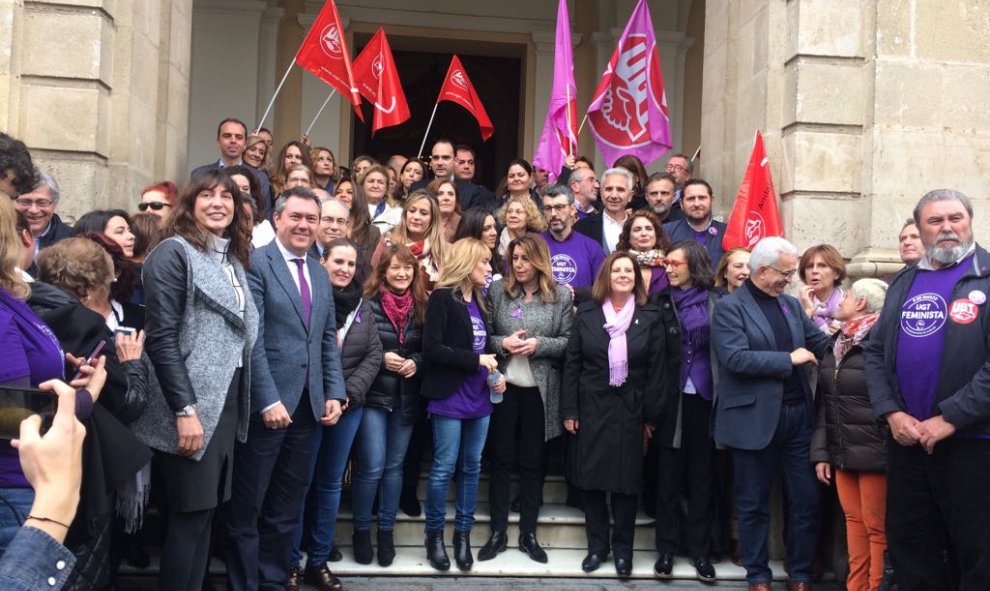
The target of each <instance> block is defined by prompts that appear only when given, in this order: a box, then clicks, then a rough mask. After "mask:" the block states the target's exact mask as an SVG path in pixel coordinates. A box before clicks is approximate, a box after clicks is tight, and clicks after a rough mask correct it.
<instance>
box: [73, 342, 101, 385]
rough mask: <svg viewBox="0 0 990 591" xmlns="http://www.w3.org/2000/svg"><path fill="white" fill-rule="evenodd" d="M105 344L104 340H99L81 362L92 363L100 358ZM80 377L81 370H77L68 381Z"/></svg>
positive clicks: (84, 363) (81, 375)
mask: <svg viewBox="0 0 990 591" xmlns="http://www.w3.org/2000/svg"><path fill="white" fill-rule="evenodd" d="M106 346H107V342H106V341H100V343H99V344H98V345H96V348H95V349H93V352H92V353H90V354H89V356H88V357H86V361H84V362H83V365H94V364H95V363H96V360H97V359H99V358H100V353H102V352H103V347H106ZM81 377H83V374H82V371H77V372H76V375H74V376H72V379H71V380H69V381H70V382H74V381H76V380H78V379H79V378H81Z"/></svg>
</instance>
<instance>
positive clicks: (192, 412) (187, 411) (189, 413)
mask: <svg viewBox="0 0 990 591" xmlns="http://www.w3.org/2000/svg"><path fill="white" fill-rule="evenodd" d="M175 416H177V417H194V416H196V407H195V406H193V405H192V404H187V405H186V406H183V407H182V408H180V409H179V410H177V411H175Z"/></svg>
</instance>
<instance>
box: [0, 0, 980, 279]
mask: <svg viewBox="0 0 990 591" xmlns="http://www.w3.org/2000/svg"><path fill="white" fill-rule="evenodd" d="M556 4H557V3H556V1H555V0H500V1H499V2H488V1H481V0H431V1H430V2H409V1H408V0H340V1H339V2H338V6H339V8H340V13H341V16H342V18H343V20H344V24H345V28H346V29H347V33H348V38H349V39H350V40H351V41H352V43H353V42H354V41H355V40H360V39H365V40H366V39H367V37H369V36H370V35H371V34H372V33H373V32H374V31H375V30H376V29H377V27H378V26H384V27H385V29H386V32H387V33H388V34H389V36H390V39H391V40H392V47H393V50H395V51H410V52H417V51H419V52H429V51H435V52H448V53H454V52H456V53H459V54H462V55H475V56H482V57H483V56H493V57H498V56H505V55H508V56H512V57H513V58H514V59H518V60H519V61H518V63H519V64H520V66H519V80H518V84H519V88H520V92H519V104H518V113H519V115H518V126H517V127H518V129H514V130H511V131H512V133H511V134H505V135H507V136H508V137H509V138H510V139H509V140H508V141H513V140H511V138H515V140H514V144H513V145H509V146H508V147H507V148H506V149H507V150H508V151H510V152H514V153H517V154H524V155H531V154H532V151H533V148H534V146H535V145H536V141H537V139H538V136H539V133H540V130H541V128H542V123H543V117H544V114H545V109H546V104H547V97H548V94H549V90H550V84H551V81H550V76H551V73H552V64H553V42H554V39H553V30H554V19H555V15H556ZM634 4H635V2H634V0H571V2H570V14H571V20H572V23H571V26H572V31H573V35H574V39H573V41H574V45H575V48H574V54H575V62H576V64H575V77H576V79H577V84H578V88H579V93H578V105H579V109H582V108H584V107H585V106H586V105H587V104H588V102H589V100H590V96H591V93H592V92H593V90H594V87H595V85H596V84H597V81H598V76H599V75H600V73H601V71H602V69H603V67H604V64H605V63H606V62H607V60H608V58H609V55H610V53H611V51H612V48H613V47H614V43H615V41H616V39H617V38H618V36H619V35H620V34H621V30H622V27H623V25H624V23H625V20H626V18H627V16H628V15H629V13H630V11H631V10H632V7H633V6H634ZM321 6H322V0H311V1H307V0H171V1H169V0H134V1H124V0H57V1H55V0H0V129H3V130H5V131H7V132H9V133H11V134H12V135H14V136H17V137H19V138H21V139H23V140H24V141H25V142H26V143H27V144H28V145H29V146H30V147H31V148H32V151H33V153H34V154H35V155H36V157H37V160H38V162H39V164H40V165H41V166H42V167H43V168H45V169H47V170H49V171H51V172H52V173H53V174H54V175H55V176H56V177H57V178H58V179H59V181H60V182H61V183H62V185H63V195H64V196H65V200H64V201H63V204H62V206H61V207H60V211H62V212H63V213H65V214H67V215H68V217H70V218H71V217H72V216H73V215H78V214H80V213H82V212H84V211H86V210H88V209H91V208H94V207H105V206H110V205H113V206H121V207H133V205H134V203H135V202H136V200H137V191H138V190H139V189H140V187H142V186H144V185H146V184H148V183H150V182H153V181H157V180H161V179H166V178H170V179H174V180H179V181H181V180H182V179H184V178H185V176H186V175H187V173H188V170H189V169H190V168H191V167H193V166H195V165H197V164H201V163H203V162H207V161H210V160H215V159H216V157H217V153H216V144H215V143H214V137H215V135H214V134H215V129H216V124H217V122H218V121H219V120H220V119H222V118H224V117H226V116H231V115H232V116H237V117H241V118H243V119H245V120H246V121H247V122H248V124H249V125H253V124H254V123H256V121H257V119H258V118H259V117H260V115H261V113H262V112H263V110H264V108H265V106H266V104H267V102H268V100H269V98H270V97H271V93H272V91H273V89H274V88H275V85H276V84H277V82H278V80H279V79H280V78H281V76H282V74H283V72H284V71H285V69H286V67H287V66H288V64H289V63H290V62H291V59H292V56H293V54H294V52H295V50H296V48H297V47H298V45H299V43H300V41H301V40H302V37H303V35H304V34H305V31H306V30H307V28H308V26H309V25H310V24H311V23H312V22H313V20H314V19H315V17H316V14H317V13H318V12H319V10H320V7H321ZM650 8H651V11H652V15H653V19H654V24H655V26H656V31H657V40H658V43H659V47H660V55H661V62H662V64H663V70H664V77H665V84H666V88H667V99H668V102H669V104H670V107H671V113H672V123H673V134H674V142H675V150H678V151H683V152H687V153H689V154H690V153H693V152H694V150H695V149H696V148H697V147H698V146H699V145H701V146H703V152H702V154H703V160H702V164H701V166H700V168H701V170H700V174H701V175H703V176H704V177H705V178H706V179H708V180H709V181H710V182H711V183H712V184H713V186H714V188H715V192H716V209H717V211H718V213H719V214H720V215H721V216H722V217H725V216H727V215H728V212H729V210H730V209H731V204H732V199H733V197H734V194H735V191H736V187H737V185H738V183H739V180H740V179H741V177H742V173H743V171H744V169H745V166H746V162H747V160H748V157H749V150H750V148H751V145H752V139H753V133H754V131H755V130H756V129H757V128H759V129H762V130H763V132H764V135H765V138H766V143H767V150H768V153H769V157H770V161H771V166H772V171H773V175H774V179H775V182H776V186H777V189H778V193H779V195H780V197H781V201H782V210H783V216H784V223H785V228H786V231H787V232H788V235H789V237H791V238H792V239H793V240H794V241H795V242H796V243H797V244H798V246H799V247H805V246H808V245H811V244H814V243H818V242H831V243H833V244H835V245H836V246H838V247H839V249H840V251H841V252H842V253H843V254H844V256H846V257H847V258H849V259H851V262H852V266H851V272H852V274H853V275H854V276H859V275H876V274H884V273H886V272H889V271H890V270H891V269H892V268H895V267H896V266H897V264H896V261H897V258H896V251H895V250H894V246H895V236H896V233H897V231H898V229H899V228H900V224H901V222H902V221H903V219H904V218H906V217H908V215H910V210H911V207H912V206H913V204H914V203H915V202H916V200H917V199H918V197H919V196H920V195H921V194H923V193H924V192H925V191H927V190H930V189H933V188H937V187H953V188H957V189H960V190H962V191H963V192H965V193H967V194H969V195H970V196H972V197H974V198H975V199H976V200H977V209H978V215H977V217H976V223H977V237H980V236H982V235H985V232H984V231H985V230H987V229H990V225H987V224H986V223H984V222H983V220H984V219H986V218H985V217H984V216H983V215H979V210H980V209H981V207H982V205H983V204H984V199H983V197H984V195H983V192H982V190H981V189H982V188H983V185H984V184H985V182H986V177H987V172H988V163H990V115H988V110H987V109H986V108H984V107H983V106H982V99H983V98H984V97H985V96H987V95H988V92H987V91H988V90H990V5H988V4H987V3H986V2H985V1H983V0H960V1H958V2H952V3H945V2H938V1H937V0H650ZM481 75H482V76H483V75H484V73H482V74H481ZM513 82H514V83H515V81H513ZM326 96H327V87H326V86H324V85H322V84H321V83H320V82H319V81H317V80H316V79H315V78H313V77H312V76H310V75H308V74H304V73H303V72H302V71H301V70H299V69H298V67H297V68H295V69H294V71H293V72H292V73H291V74H290V76H289V78H288V81H287V83H286V85H285V88H284V89H283V91H282V93H281V95H280V96H279V99H278V101H277V102H276V105H275V109H274V111H273V113H274V115H273V116H272V117H270V118H269V119H268V121H267V122H266V123H267V125H268V126H269V127H271V128H273V130H274V131H275V134H276V142H277V143H280V142H284V141H287V140H288V139H291V138H294V137H296V136H298V134H299V132H300V130H301V129H304V128H305V127H306V125H307V124H308V123H309V120H310V118H311V117H312V114H313V113H315V112H316V110H317V109H318V108H319V106H320V104H322V103H323V101H324V99H325V98H326ZM423 126H424V127H425V123H424V125H423ZM312 135H313V137H314V138H315V139H316V140H317V141H318V142H319V143H322V144H326V145H328V146H329V147H331V148H333V149H334V150H336V152H337V155H338V160H339V161H341V162H346V161H347V160H349V159H350V158H351V157H352V156H354V154H353V153H351V145H352V139H353V137H354V118H353V115H352V113H351V111H350V110H349V109H348V108H347V106H346V105H344V104H342V103H341V102H340V101H339V100H338V99H337V98H334V99H332V100H331V101H330V103H329V105H328V107H327V110H326V111H325V113H324V115H323V116H322V118H321V119H320V120H319V121H318V122H317V125H316V126H315V127H314V129H313V132H312ZM503 137H504V136H499V135H498V132H496V137H495V138H493V140H492V141H495V142H499V141H503V142H504V141H507V140H506V139H503ZM415 144H416V145H413V146H411V147H410V148H409V149H408V150H407V151H415V149H416V148H417V147H418V141H417V142H415ZM581 151H582V152H584V153H589V154H590V153H594V145H593V142H592V140H591V138H590V136H589V135H588V133H587V132H585V133H584V134H583V136H582V138H581ZM598 160H599V162H598V164H599V165H603V164H604V163H603V162H601V161H600V157H598ZM660 164H661V163H656V164H654V165H653V166H651V167H649V168H650V169H652V170H656V169H657V168H658V167H659V166H660Z"/></svg>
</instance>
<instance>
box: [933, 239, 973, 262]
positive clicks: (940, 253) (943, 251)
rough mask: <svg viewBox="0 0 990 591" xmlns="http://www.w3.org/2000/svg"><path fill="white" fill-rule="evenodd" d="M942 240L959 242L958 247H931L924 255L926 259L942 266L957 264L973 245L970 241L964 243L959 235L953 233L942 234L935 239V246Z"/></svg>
mask: <svg viewBox="0 0 990 591" xmlns="http://www.w3.org/2000/svg"><path fill="white" fill-rule="evenodd" d="M942 240H956V241H958V242H959V245H958V246H951V247H944V246H931V247H929V248H927V249H926V251H925V252H926V254H927V255H928V258H929V259H931V260H933V261H937V262H939V263H941V264H943V265H951V264H953V263H957V262H959V260H960V259H962V258H963V256H964V255H965V254H966V253H967V252H968V251H969V248H970V247H971V246H972V245H973V242H972V240H970V241H969V242H964V241H963V240H962V238H960V237H959V234H956V233H955V232H943V233H941V234H939V235H938V237H936V238H935V244H936V245H937V244H938V243H939V242H940V241H942Z"/></svg>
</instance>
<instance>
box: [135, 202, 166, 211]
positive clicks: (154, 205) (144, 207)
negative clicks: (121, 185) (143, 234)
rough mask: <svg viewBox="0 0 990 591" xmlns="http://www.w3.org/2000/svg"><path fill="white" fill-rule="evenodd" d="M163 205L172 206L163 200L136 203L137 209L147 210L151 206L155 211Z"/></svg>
mask: <svg viewBox="0 0 990 591" xmlns="http://www.w3.org/2000/svg"><path fill="white" fill-rule="evenodd" d="M163 207H172V206H171V205H169V204H168V203H165V202H164V201H148V202H146V203H138V211H148V208H151V209H153V210H155V211H161V209H162V208H163Z"/></svg>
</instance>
